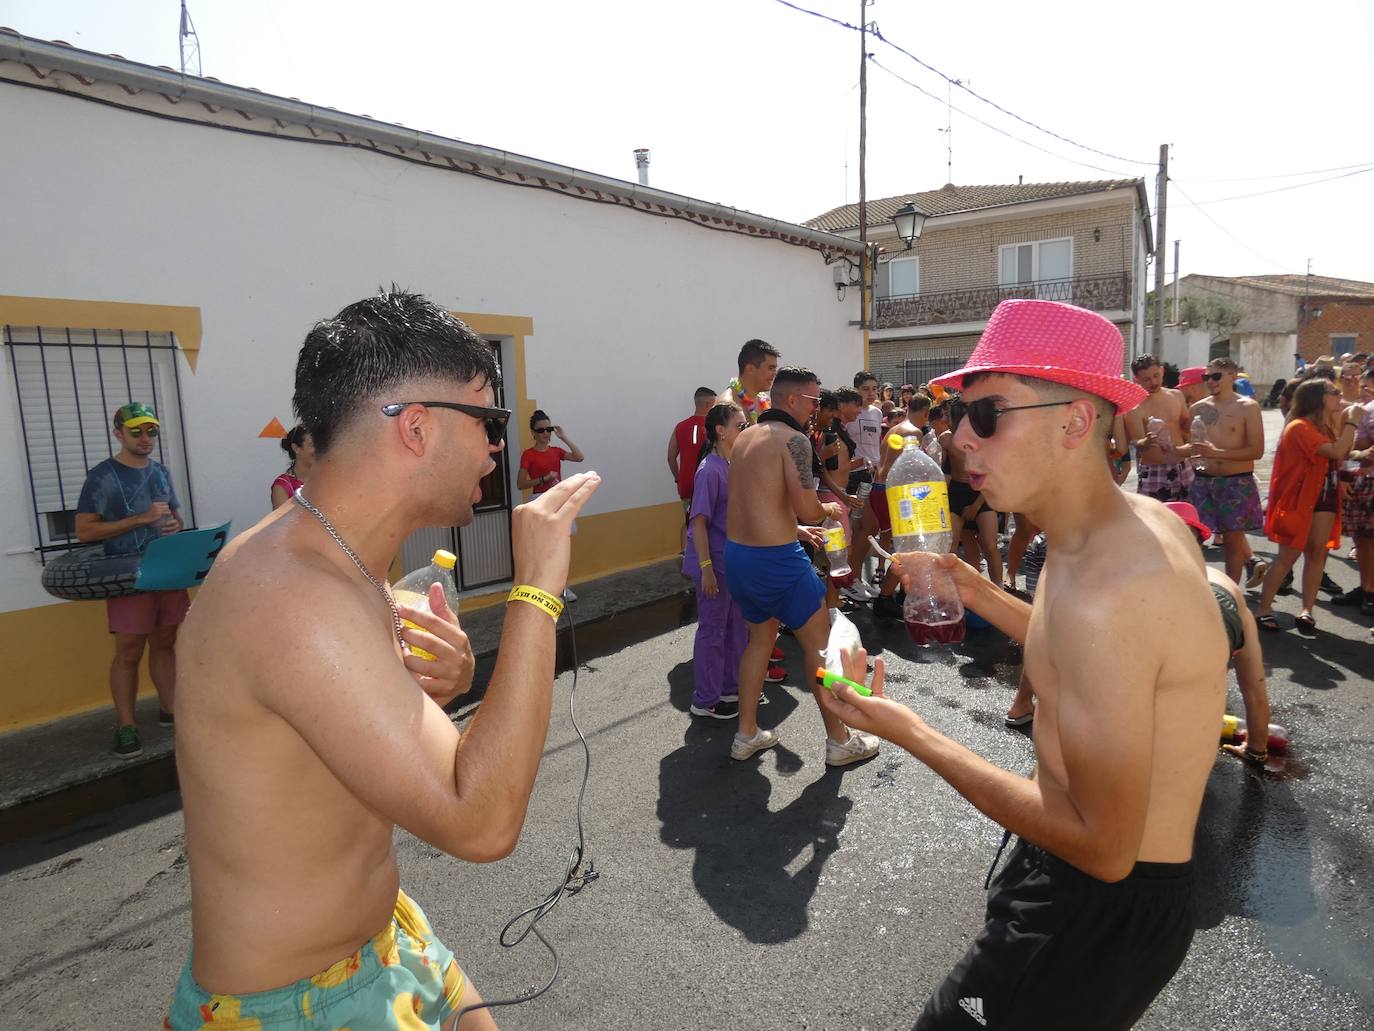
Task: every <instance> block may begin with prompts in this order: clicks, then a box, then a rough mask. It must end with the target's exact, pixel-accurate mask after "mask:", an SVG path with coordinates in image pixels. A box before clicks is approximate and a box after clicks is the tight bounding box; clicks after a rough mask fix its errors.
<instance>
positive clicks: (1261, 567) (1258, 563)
mask: <svg viewBox="0 0 1374 1031" xmlns="http://www.w3.org/2000/svg"><path fill="white" fill-rule="evenodd" d="M1267 572H1269V563H1268V562H1266V561H1264V559H1262V558H1261V559H1256V560H1255V565H1254V568H1253V569H1251V570H1250V575H1249V577H1247V578H1246V580H1245V586H1246V587H1247V588H1250V587H1258V586H1259V585H1260V584H1262V583H1264V574H1265V573H1267Z"/></svg>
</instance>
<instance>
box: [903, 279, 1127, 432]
mask: <svg viewBox="0 0 1374 1031" xmlns="http://www.w3.org/2000/svg"><path fill="white" fill-rule="evenodd" d="M1124 350H1125V345H1124V344H1123V343H1122V340H1121V331H1120V330H1119V329H1117V328H1116V327H1115V326H1113V325H1112V324H1111V323H1110V322H1108V321H1107V320H1106V319H1104V318H1103V317H1102V316H1101V315H1098V314H1097V313H1096V312H1091V311H1088V310H1087V309H1086V308H1076V307H1074V306H1073V305H1072V304H1059V303H1058V302H1056V301H1034V300H1015V301H1003V302H1002V303H1001V304H999V305H998V306H997V310H996V311H994V312H993V313H992V318H990V319H988V324H987V328H986V329H984V330H983V335H982V336H981V337H979V338H978V346H977V347H975V348H974V349H973V354H971V355H970V356H969V360H968V365H966V366H964V368H962V369H960V370H959V371H958V372H951V373H949V374H948V375H945V376H937V377H936V378H935V379H933V380H931V381H930V382H931V383H934V384H941V385H943V386H947V387H950V388H951V389H954V390H960V389H962V387H963V383H964V377H965V376H967V375H969V374H971V373H975V372H1006V373H1010V374H1012V375H1014V376H1031V377H1034V378H1035V379H1044V380H1049V381H1050V382H1052V383H1063V384H1064V385H1065V386H1070V387H1074V388H1075V389H1077V390H1081V391H1083V392H1084V393H1087V394H1094V395H1096V396H1097V397H1100V398H1102V399H1103V400H1106V401H1110V402H1111V403H1112V404H1114V405H1116V410H1117V413H1118V414H1120V413H1122V412H1129V411H1130V410H1131V409H1132V408H1134V407H1135V406H1136V405H1138V404H1140V402H1141V401H1144V400H1145V398H1146V397H1147V396H1148V395H1147V394H1146V392H1145V388H1144V387H1142V386H1140V385H1138V384H1136V383H1132V382H1131V381H1129V380H1127V379H1125V378H1124V377H1123V376H1122V375H1121V367H1122V354H1123V352H1124Z"/></svg>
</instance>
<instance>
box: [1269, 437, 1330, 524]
mask: <svg viewBox="0 0 1374 1031" xmlns="http://www.w3.org/2000/svg"><path fill="white" fill-rule="evenodd" d="M1329 443H1331V438H1330V437H1329V436H1327V435H1326V434H1325V433H1323V432H1322V431H1321V430H1319V429H1317V427H1315V426H1313V425H1312V424H1311V423H1310V422H1308V421H1307V420H1306V419H1294V420H1293V421H1292V422H1290V423H1289V424H1288V425H1287V426H1285V427H1284V428H1283V435H1282V436H1280V437H1279V447H1278V450H1277V451H1276V452H1275V453H1274V468H1273V470H1272V472H1271V473H1270V475H1269V504H1268V505H1267V506H1266V507H1265V512H1264V535H1265V536H1266V537H1268V538H1269V539H1270V540H1271V541H1273V542H1274V543H1275V544H1287V545H1288V546H1289V547H1290V548H1305V547H1307V531H1308V530H1309V529H1311V527H1312V513H1313V512H1315V511H1316V510H1317V499H1318V498H1319V497H1321V493H1322V488H1323V486H1325V483H1326V478H1327V475H1328V474H1329V473H1330V471H1331V459H1329V458H1326V457H1324V456H1322V455H1319V454H1317V448H1319V447H1321V446H1322V445H1323V444H1329ZM1340 543H1341V516H1340V513H1339V512H1337V513H1336V518H1335V521H1334V522H1333V523H1332V524H1331V537H1330V539H1329V540H1328V541H1327V543H1326V546H1327V547H1328V548H1335V547H1338V546H1339V545H1340Z"/></svg>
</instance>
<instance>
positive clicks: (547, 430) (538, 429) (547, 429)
mask: <svg viewBox="0 0 1374 1031" xmlns="http://www.w3.org/2000/svg"><path fill="white" fill-rule="evenodd" d="M530 432H532V433H552V432H553V427H552V426H536V427H535V428H534V429H533V430H531V431H530Z"/></svg>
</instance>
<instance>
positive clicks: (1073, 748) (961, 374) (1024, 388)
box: [823, 300, 1228, 1031]
mask: <svg viewBox="0 0 1374 1031" xmlns="http://www.w3.org/2000/svg"><path fill="white" fill-rule="evenodd" d="M1122 351H1123V346H1122V340H1121V334H1120V332H1119V331H1118V330H1117V328H1116V327H1115V326H1113V325H1112V324H1111V323H1110V322H1108V321H1107V320H1106V319H1104V318H1102V317H1101V316H1099V315H1097V314H1095V313H1093V312H1090V311H1086V310H1084V309H1082V308H1075V307H1072V306H1070V305H1065V304H1055V303H1052V302H1048V301H1038V300H1014V301H1004V302H1002V304H1000V305H998V307H997V310H996V311H995V312H994V313H993V315H992V318H991V319H989V321H988V325H987V328H986V329H985V330H984V332H983V335H982V337H981V338H980V340H979V342H978V346H977V348H976V349H975V350H974V352H973V355H972V356H971V357H970V359H969V362H968V365H967V367H966V368H964V369H961V370H959V371H958V372H954V373H951V374H950V375H948V376H942V377H940V378H939V379H936V380H934V381H933V382H934V383H936V384H940V385H943V386H946V387H949V388H952V389H956V390H958V391H960V399H959V404H958V406H957V408H956V414H959V412H960V411H962V417H961V418H960V421H959V424H958V427H957V429H956V431H955V435H954V440H953V444H954V446H955V447H956V448H958V449H959V450H960V451H962V452H963V454H964V456H965V459H966V467H967V469H968V471H969V474H970V482H971V483H972V485H973V487H974V489H975V490H978V491H981V492H982V493H983V495H984V496H985V497H986V498H987V500H988V503H989V504H990V505H991V506H992V507H993V508H996V509H998V510H1001V511H1008V512H1024V513H1026V514H1027V516H1028V517H1029V518H1031V519H1032V520H1033V521H1034V522H1035V523H1036V524H1037V525H1039V526H1041V527H1042V528H1043V529H1044V531H1045V534H1046V538H1047V539H1048V541H1049V552H1048V557H1047V560H1046V563H1045V567H1044V571H1043V572H1042V574H1041V577H1040V582H1039V585H1038V587H1037V590H1036V595H1035V600H1034V603H1033V604H1027V603H1025V602H1024V601H1021V600H1019V599H1018V598H1016V597H1014V596H1013V595H1011V594H1008V593H1007V592H1006V591H1004V590H1002V589H1001V588H1000V587H999V586H998V585H996V584H994V583H992V582H991V581H990V580H987V579H985V578H983V577H981V576H979V575H978V571H977V570H975V569H973V568H972V567H970V566H968V565H966V564H965V563H963V562H961V561H959V560H958V559H957V558H956V557H955V556H953V555H939V556H936V555H929V554H906V555H900V556H898V561H899V563H900V564H901V566H902V567H903V569H904V571H906V572H910V571H911V570H912V569H914V568H916V567H917V566H920V565H923V564H924V565H935V566H937V567H939V568H941V569H943V570H945V571H946V572H947V573H948V574H949V575H950V576H951V577H952V578H953V580H954V582H955V584H956V585H957V586H958V589H959V593H960V596H961V598H962V599H963V602H964V605H965V606H966V607H967V608H969V609H972V610H973V611H974V612H976V613H977V614H978V615H980V616H982V617H983V618H984V619H986V620H988V621H989V622H991V623H992V624H993V625H995V626H996V627H997V628H998V629H1000V630H1002V631H1003V632H1004V633H1006V634H1007V635H1008V636H1010V637H1011V638H1013V639H1014V640H1017V641H1023V642H1025V671H1026V676H1027V677H1028V679H1029V681H1030V682H1031V683H1032V684H1033V685H1034V690H1035V695H1036V699H1037V702H1038V704H1037V707H1036V710H1035V720H1034V739H1035V751H1036V756H1037V759H1038V763H1039V766H1038V769H1037V770H1036V772H1035V773H1034V774H1033V775H1032V776H1031V777H1029V778H1028V777H1025V776H1022V775H1021V774H1018V773H1011V772H1009V771H1007V770H1003V769H1001V768H999V767H997V766H994V765H993V764H992V763H990V762H988V761H987V760H985V759H983V758H982V757H981V756H979V755H977V754H975V753H974V752H972V751H970V750H969V749H968V748H965V747H964V746H962V745H960V744H958V743H957V742H955V741H953V740H951V739H950V738H948V737H946V736H944V735H943V734H941V733H939V732H938V731H936V730H934V729H933V728H931V727H930V726H929V725H927V724H926V723H925V721H924V720H922V719H921V717H920V716H919V715H918V714H917V713H915V712H913V711H912V710H911V709H910V708H908V707H907V706H906V705H904V704H901V703H899V702H897V701H894V700H891V699H888V698H886V697H884V696H883V692H882V679H883V669H882V660H881V658H879V659H877V660H875V662H874V673H873V695H872V697H868V698H864V697H860V696H859V695H858V694H856V693H855V692H854V691H852V690H851V689H849V688H842V689H841V690H839V691H837V692H835V693H834V694H831V692H823V694H825V695H826V696H827V699H826V700H827V704H828V705H829V706H830V707H831V709H832V712H833V713H834V715H835V716H837V717H838V718H840V719H842V720H843V721H844V722H845V723H847V724H848V725H849V726H852V727H857V728H860V729H863V730H866V731H870V732H872V733H876V734H878V735H880V736H882V737H885V738H887V739H888V740H889V741H892V742H893V743H894V744H897V745H900V746H901V747H903V748H906V749H907V750H908V751H909V752H911V753H912V754H913V755H914V756H916V758H918V759H920V760H921V761H922V762H924V763H925V764H926V765H928V766H929V767H930V768H931V769H933V770H934V771H935V772H936V773H938V774H940V776H942V777H944V778H945V780H947V781H948V782H949V783H950V784H951V785H952V786H953V787H954V788H955V789H956V790H957V791H959V792H960V793H961V794H962V795H964V797H965V798H967V799H968V800H969V801H970V802H972V803H973V804H974V805H975V806H976V807H977V808H978V809H979V810H981V811H982V812H983V813H984V814H986V815H987V816H989V817H990V818H992V819H993V820H995V821H996V822H997V823H999V824H1001V825H1002V827H1003V828H1005V830H1006V835H1005V837H1004V839H1003V846H1005V845H1006V844H1007V841H1009V840H1010V838H1011V836H1012V835H1016V836H1017V838H1018V839H1019V840H1018V841H1017V844H1016V846H1015V848H1013V849H1012V850H1011V853H1010V856H1009V858H1008V859H1007V861H1006V862H1005V864H1003V865H1002V869H1001V872H1000V873H998V874H997V876H996V878H995V879H993V878H992V877H991V872H990V874H989V883H990V884H991V890H990V893H989V896H988V909H987V920H986V924H985V926H984V927H983V929H982V931H981V932H980V933H979V934H978V937H977V938H976V939H975V940H974V942H973V944H972V945H971V946H970V947H969V949H968V951H967V952H966V953H965V955H964V956H963V958H962V959H959V960H958V962H957V963H956V965H955V967H954V969H953V971H952V972H951V973H950V974H949V976H948V977H947V978H946V979H945V981H944V982H943V983H942V984H941V985H939V986H938V987H937V988H936V990H935V992H934V994H933V995H932V996H931V997H930V999H929V1000H928V1001H927V1002H926V1005H925V1008H924V1010H923V1011H922V1013H921V1016H920V1019H919V1021H918V1022H917V1024H916V1027H917V1029H918V1031H928V1029H932V1028H968V1027H972V1026H973V1024H972V1023H970V1019H969V1018H970V1017H971V1016H972V1017H973V1019H974V1021H976V1023H978V1024H980V1025H982V1026H983V1027H986V1028H990V1029H991V1028H1011V1027H1017V1028H1021V1027H1037V1028H1039V1027H1045V1028H1049V1027H1055V1028H1067V1027H1075V1028H1080V1027H1081V1028H1089V1027H1090V1028H1125V1027H1130V1026H1131V1025H1132V1024H1133V1023H1134V1022H1135V1021H1136V1020H1138V1019H1139V1018H1140V1016H1141V1015H1142V1014H1143V1013H1144V1012H1145V1010H1146V1009H1147V1008H1148V1006H1149V1005H1150V1002H1151V1000H1153V999H1154V997H1155V996H1156V995H1157V994H1158V993H1159V991H1160V990H1161V989H1162V988H1163V987H1164V985H1165V984H1167V983H1168V981H1169V979H1170V978H1171V977H1172V976H1173V975H1174V972H1175V971H1176V970H1177V969H1178V967H1179V966H1180V965H1181V964H1182V962H1183V958H1184V956H1185V955H1186V953H1187V951H1188V946H1189V944H1190V942H1191V941H1192V936H1193V927H1194V901H1193V880H1194V878H1193V867H1192V853H1193V831H1194V826H1195V824H1196V823H1197V815H1198V808H1199V806H1200V804H1201V801H1202V792H1203V787H1204V785H1205V783H1206V780H1207V776H1208V773H1209V772H1210V771H1211V769H1212V763H1213V760H1214V757H1215V755H1216V749H1217V743H1216V739H1217V730H1216V728H1217V727H1218V726H1219V723H1218V720H1220V718H1221V716H1222V710H1223V703H1224V700H1225V697H1226V662H1227V658H1228V653H1227V650H1226V643H1225V634H1224V632H1223V628H1222V623H1221V617H1220V615H1219V613H1218V611H1217V605H1216V602H1215V601H1214V600H1213V598H1212V592H1211V591H1210V590H1209V589H1208V587H1207V579H1206V577H1205V575H1204V573H1203V570H1204V566H1203V562H1202V555H1201V553H1200V551H1199V550H1198V547H1197V544H1196V543H1195V542H1194V541H1193V538H1192V535H1191V533H1190V531H1189V530H1188V528H1187V527H1186V526H1184V524H1183V523H1182V522H1181V521H1180V520H1179V519H1178V517H1177V516H1175V515H1174V514H1173V513H1172V512H1170V511H1169V510H1168V509H1166V508H1165V507H1164V506H1163V505H1161V504H1160V503H1158V502H1157V501H1154V500H1152V499H1150V498H1144V497H1140V496H1138V495H1135V494H1129V493H1127V492H1125V491H1122V490H1121V489H1120V488H1119V487H1117V485H1116V484H1115V483H1114V482H1113V480H1112V477H1111V473H1110V470H1109V468H1108V466H1107V463H1106V462H1104V461H1103V459H1102V454H1103V449H1104V447H1105V445H1106V441H1107V436H1108V434H1109V433H1110V432H1111V428H1112V423H1113V421H1114V418H1115V416H1116V415H1117V414H1119V413H1122V412H1126V411H1129V410H1130V409H1131V408H1133V407H1134V406H1135V405H1137V404H1139V403H1140V401H1141V400H1142V398H1143V397H1144V396H1145V391H1144V390H1143V389H1142V388H1141V387H1139V386H1137V385H1136V384H1134V383H1131V382H1129V381H1127V380H1126V379H1124V378H1123V377H1122V364H1123V359H1122ZM907 579H908V589H910V582H911V581H910V579H909V578H907ZM865 662H866V656H863V655H861V656H860V657H859V661H858V662H856V663H855V665H854V668H853V670H851V671H849V674H848V675H849V676H850V677H851V679H855V680H859V679H862V678H863V676H864V675H865ZM908 697H910V698H913V699H917V696H915V695H914V694H908ZM998 855H999V858H1000V855H1001V850H999V853H998ZM997 865H998V864H997V861H996V860H994V863H993V866H994V868H996V867H997ZM952 958H953V957H951V959H952Z"/></svg>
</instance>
